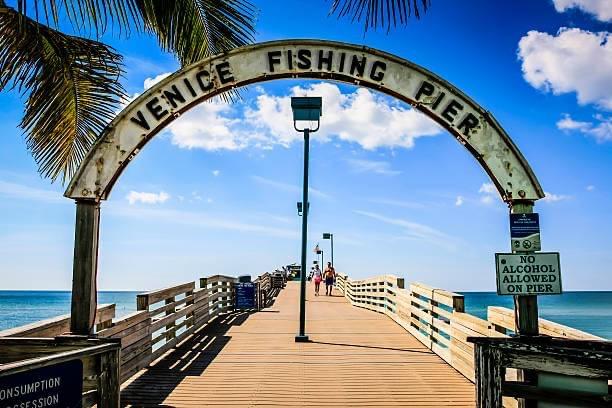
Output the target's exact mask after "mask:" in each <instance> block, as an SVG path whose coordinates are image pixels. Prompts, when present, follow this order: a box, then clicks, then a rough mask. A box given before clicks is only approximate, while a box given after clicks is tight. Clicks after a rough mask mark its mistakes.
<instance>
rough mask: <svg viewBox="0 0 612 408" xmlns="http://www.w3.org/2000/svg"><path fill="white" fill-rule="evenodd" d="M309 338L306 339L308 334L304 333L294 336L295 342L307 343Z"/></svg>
mask: <svg viewBox="0 0 612 408" xmlns="http://www.w3.org/2000/svg"><path fill="white" fill-rule="evenodd" d="M309 341H310V340H309V339H308V336H306V335H305V334H304V335H302V336H300V335H299V334H298V335H297V336H295V342H296V343H308V342H309Z"/></svg>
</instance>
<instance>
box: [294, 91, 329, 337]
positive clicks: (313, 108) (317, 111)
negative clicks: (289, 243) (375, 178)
mask: <svg viewBox="0 0 612 408" xmlns="http://www.w3.org/2000/svg"><path fill="white" fill-rule="evenodd" d="M321 106H322V100H321V97H292V98H291V110H292V111H293V128H294V129H295V130H296V131H298V132H300V133H304V184H303V190H302V206H303V207H302V208H303V211H302V254H301V255H302V259H301V263H302V273H301V276H300V331H299V333H298V334H297V335H296V336H295V341H296V342H307V341H308V336H307V335H306V241H307V239H308V211H309V210H310V203H309V202H308V154H309V151H310V133H311V132H312V133H314V132H316V131H317V130H319V126H320V124H321V123H320V118H321V116H322V114H321ZM304 121H307V122H316V127H315V128H314V129H312V128H310V127H304V128H302V129H299V128H298V127H297V122H304Z"/></svg>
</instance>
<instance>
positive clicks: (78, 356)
mask: <svg viewBox="0 0 612 408" xmlns="http://www.w3.org/2000/svg"><path fill="white" fill-rule="evenodd" d="M236 282H237V279H236V278H233V277H228V276H218V275H217V276H211V277H208V278H203V279H200V280H199V285H196V283H195V282H190V283H186V284H181V285H177V286H174V287H171V288H164V289H161V290H157V291H152V292H148V293H144V294H141V295H138V297H137V300H136V301H137V306H138V309H139V310H138V311H137V312H134V313H132V314H129V315H127V316H124V317H121V318H118V319H113V317H114V305H102V306H100V308H99V313H98V314H97V316H98V318H97V319H96V327H97V329H96V335H95V337H96V338H95V339H92V338H90V339H86V338H85V339H84V338H82V337H78V336H67V335H63V333H65V332H66V329H67V327H68V324H69V317H68V316H64V317H59V318H56V319H50V320H48V321H43V322H39V323H35V324H32V325H28V326H24V327H20V328H15V329H11V330H7V331H4V332H0V350H2V352H0V357H1V359H0V378H1V377H2V376H6V375H11V374H14V373H17V372H27V370H31V369H35V368H39V367H44V366H51V365H54V364H57V363H62V362H65V361H70V360H80V361H81V362H82V364H83V373H82V376H83V394H82V403H83V406H93V405H96V404H97V406H99V407H118V406H126V407H127V406H132V407H153V406H166V407H190V406H191V407H206V406H231V407H241V406H244V407H247V406H258V407H259V406H274V407H283V406H313V407H314V406H317V407H319V406H330V407H334V406H337V407H346V406H368V407H371V406H411V407H442V406H452V407H473V406H476V404H477V403H479V400H478V399H479V398H481V399H482V400H483V401H485V400H487V401H488V400H491V401H493V399H491V398H498V399H499V404H497V405H495V404H491V405H489V404H488V403H487V404H485V405H482V402H480V403H481V405H480V406H483V407H484V406H502V405H500V404H502V403H503V406H506V407H518V406H520V405H519V402H518V400H517V399H515V398H511V397H520V396H526V397H530V398H535V399H542V400H544V401H558V400H559V398H563V400H565V401H567V400H572V398H574V399H575V400H576V401H579V402H581V403H583V405H578V406H589V407H590V406H593V407H597V406H602V407H603V406H610V401H611V400H610V396H609V390H608V379H610V378H612V363H611V362H612V350H611V349H610V343H609V342H605V341H603V339H600V338H598V337H596V336H593V335H590V334H589V333H585V332H581V331H579V330H575V329H572V328H569V327H566V326H562V325H559V324H556V323H553V322H549V321H545V320H541V321H540V331H541V332H542V333H545V334H547V335H551V336H555V337H556V338H557V339H558V338H559V337H560V338H562V339H566V340H567V341H570V342H571V341H572V340H574V341H575V342H577V343H582V342H589V347H590V348H591V350H596V351H595V352H591V355H589V356H587V355H586V354H584V353H583V354H584V356H583V357H580V356H579V355H577V354H576V353H574V354H573V356H572V357H571V358H573V359H574V360H571V358H570V361H571V365H570V368H569V369H568V368H567V367H564V365H563V364H562V363H559V361H557V362H556V363H555V364H553V363H551V364H550V367H548V366H546V361H547V358H549V357H550V358H553V357H554V355H553V356H552V357H551V356H548V355H547V354H546V351H545V350H540V352H541V355H540V356H539V360H538V361H537V364H535V365H534V366H533V367H527V366H526V365H525V361H522V363H521V362H519V363H514V364H512V363H510V364H507V367H504V368H499V370H497V371H496V372H497V373H498V375H497V376H491V375H489V374H490V373H488V371H487V370H488V369H489V368H494V366H493V365H491V364H490V361H488V360H487V363H484V362H483V361H484V360H483V361H481V362H480V363H479V360H478V358H476V359H475V355H476V356H478V355H479V354H478V353H475V352H474V344H473V342H474V341H476V342H477V343H478V345H477V347H480V349H482V350H485V349H486V350H490V347H495V344H497V343H496V342H500V341H501V343H500V344H501V345H502V346H503V345H505V347H506V349H505V350H506V351H507V352H508V353H510V354H511V352H512V350H511V349H509V348H508V346H507V344H512V343H511V340H512V339H510V338H508V337H507V333H509V332H511V331H513V330H514V317H513V311H511V310H509V309H505V308H499V307H490V308H489V311H488V318H487V320H483V319H479V318H478V317H475V316H473V315H470V314H467V313H465V305H464V298H463V296H462V295H460V294H457V293H452V292H448V291H445V290H442V289H436V288H432V287H429V286H427V285H423V284H418V283H413V284H408V285H405V282H404V280H403V279H401V278H397V277H396V276H392V275H384V276H379V277H376V278H372V279H365V280H352V279H350V278H348V277H347V276H346V275H342V274H339V276H338V279H337V284H336V288H335V290H334V296H331V297H329V296H318V297H315V296H314V294H313V290H312V287H309V288H308V291H307V326H306V327H307V331H308V334H309V336H310V342H307V343H296V342H295V341H294V336H295V333H296V330H297V328H298V324H299V320H298V314H299V307H298V306H299V282H291V281H290V282H286V283H284V282H283V283H282V285H279V284H278V282H276V283H275V284H274V285H273V283H272V275H270V274H268V273H266V274H263V275H262V276H260V277H258V278H257V279H256V280H255V285H256V286H257V299H256V301H257V308H256V309H253V310H234V301H235V299H234V296H235V292H234V291H233V290H232V286H233V285H235V284H236ZM196 286H199V287H196ZM274 286H276V287H274ZM279 286H283V289H281V288H280V287H279ZM405 286H406V287H405ZM41 337H46V338H41ZM470 338H473V339H472V340H471V341H470V340H469V339H470ZM104 339H106V340H104ZM489 340H490V341H491V342H493V344H489V343H487V341H489ZM508 342H510V343H508ZM519 343H520V342H519ZM483 344H484V345H483ZM594 345H596V346H594ZM519 346H520V344H519ZM557 346H562V345H561V344H557ZM594 347H595V348H594ZM519 348H520V347H519ZM480 349H479V350H480ZM571 349H572V350H574V351H575V349H576V344H573V346H572V347H571ZM517 353H518V354H519V355H520V354H523V355H528V354H529V352H528V351H527V350H525V348H524V347H523V348H522V349H520V350H519V351H517ZM481 354H482V353H481ZM485 354H486V353H485ZM493 354H494V355H501V354H495V353H493ZM553 354H554V353H553ZM489 355H490V353H489V354H486V356H489ZM594 360H596V361H597V362H596V363H595V365H594V364H593V361H594ZM561 361H563V358H561ZM499 363H500V364H502V362H501V361H500V362H499ZM483 364H484V365H483ZM487 364H489V365H488V366H487ZM606 364H607V371H606ZM527 365H528V364H527ZM500 367H501V366H500ZM516 368H521V369H528V368H531V369H537V370H544V371H550V372H555V371H556V372H559V373H561V374H565V375H567V374H568V372H574V376H575V375H578V376H582V377H584V378H586V379H591V380H592V379H593V378H595V379H598V380H600V383H601V385H602V386H603V387H604V388H605V394H600V395H596V394H590V395H584V394H583V393H581V392H575V393H572V392H571V390H570V391H567V390H565V391H563V392H561V394H558V393H555V391H554V390H553V391H551V390H546V391H545V392H538V390H537V387H533V386H531V385H521V383H520V382H519V381H517V372H516ZM568 370H569V371H568ZM572 370H573V371H572ZM502 371H503V372H504V375H503V376H500V374H499V373H501V372H502ZM479 375H480V376H482V379H481V380H480V381H479V378H478V376H479ZM490 378H498V379H499V380H500V382H499V384H496V386H497V388H495V387H493V388H491V387H490V385H491V384H490V381H488V379H490ZM483 384H488V385H489V386H487V387H484V385H483ZM483 387H484V388H483ZM482 389H486V390H491V389H497V391H498V393H497V394H495V393H493V394H491V393H490V392H489V393H484V392H482ZM477 391H479V392H478V393H477ZM119 393H120V396H119ZM481 394H482V395H481ZM559 395H561V397H560V396H559ZM585 401H586V402H585Z"/></svg>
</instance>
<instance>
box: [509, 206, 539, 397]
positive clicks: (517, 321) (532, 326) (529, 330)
mask: <svg viewBox="0 0 612 408" xmlns="http://www.w3.org/2000/svg"><path fill="white" fill-rule="evenodd" d="M511 211H512V213H513V214H531V213H533V201H515V202H513V203H512V209H511ZM514 252H518V253H531V252H523V251H514ZM538 314H539V313H538V297H537V295H515V296H514V327H515V328H516V334H518V335H520V336H537V335H539V334H540V323H539V316H538ZM517 378H518V380H519V381H525V382H527V383H529V384H531V385H537V383H538V374H537V373H536V372H535V371H531V370H518V372H517ZM537 404H538V402H537V401H536V400H528V399H519V403H518V406H519V408H536V407H537V406H538V405H537Z"/></svg>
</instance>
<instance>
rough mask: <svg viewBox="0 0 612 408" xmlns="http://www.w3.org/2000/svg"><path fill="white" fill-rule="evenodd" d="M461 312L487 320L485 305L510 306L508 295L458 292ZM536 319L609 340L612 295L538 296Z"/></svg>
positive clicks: (609, 293) (570, 293) (582, 293)
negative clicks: (459, 293) (460, 299)
mask: <svg viewBox="0 0 612 408" xmlns="http://www.w3.org/2000/svg"><path fill="white" fill-rule="evenodd" d="M462 295H464V297H465V311H466V312H467V313H470V314H473V315H474V316H478V317H480V318H481V319H486V318H487V307H488V306H504V307H507V308H510V309H512V308H513V307H514V304H513V301H512V296H498V295H497V294H496V293H495V292H462ZM538 309H539V313H540V317H541V318H543V319H547V320H551V321H553V322H555V323H560V324H563V325H566V326H570V327H573V328H575V329H579V330H583V331H585V332H588V333H591V334H594V335H596V336H600V337H603V338H606V339H609V340H612V292H565V293H563V294H562V295H546V296H538Z"/></svg>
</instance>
